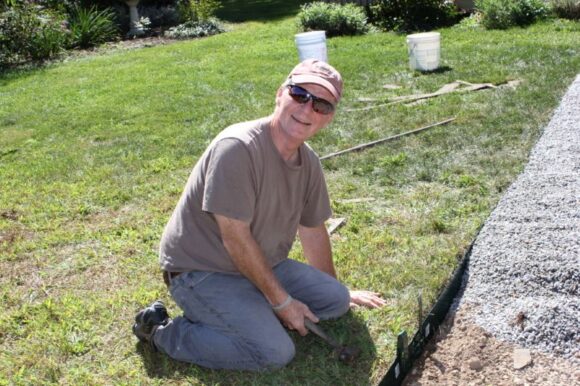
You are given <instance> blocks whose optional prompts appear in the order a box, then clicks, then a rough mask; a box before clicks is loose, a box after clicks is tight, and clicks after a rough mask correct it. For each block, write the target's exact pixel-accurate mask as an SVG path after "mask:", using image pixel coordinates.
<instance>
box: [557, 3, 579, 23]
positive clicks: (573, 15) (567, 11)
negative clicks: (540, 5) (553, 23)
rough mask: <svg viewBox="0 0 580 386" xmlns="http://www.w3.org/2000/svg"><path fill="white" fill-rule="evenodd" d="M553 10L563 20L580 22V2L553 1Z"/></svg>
mask: <svg viewBox="0 0 580 386" xmlns="http://www.w3.org/2000/svg"><path fill="white" fill-rule="evenodd" d="M552 9H553V10H554V13H555V14H556V16H558V17H561V18H562V19H570V20H580V1H579V0H552Z"/></svg>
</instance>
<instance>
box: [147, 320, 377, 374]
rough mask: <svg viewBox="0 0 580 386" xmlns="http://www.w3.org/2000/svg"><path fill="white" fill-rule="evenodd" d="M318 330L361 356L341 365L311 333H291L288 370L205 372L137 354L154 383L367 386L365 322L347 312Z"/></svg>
mask: <svg viewBox="0 0 580 386" xmlns="http://www.w3.org/2000/svg"><path fill="white" fill-rule="evenodd" d="M320 326H321V327H322V328H323V329H324V330H325V332H326V333H327V334H328V335H330V336H332V337H333V338H334V339H335V340H337V341H338V342H339V343H341V344H343V345H348V346H354V347H358V348H360V349H361V354H360V356H359V357H358V358H357V359H356V360H355V361H354V362H353V363H351V364H344V363H342V362H340V361H338V358H337V356H336V354H335V352H334V350H333V348H332V347H330V346H329V345H328V344H327V343H325V342H324V341H323V340H322V339H320V338H319V337H317V336H316V335H314V334H313V333H309V334H308V335H307V336H305V337H301V336H300V335H299V334H298V333H296V332H290V336H291V338H292V340H293V341H294V342H295V344H296V356H295V357H294V360H293V361H292V362H291V363H290V364H289V365H288V366H287V367H285V368H283V369H280V370H275V371H270V372H250V371H231V370H211V369H205V368H202V367H200V366H197V365H192V364H188V363H183V362H178V361H175V360H173V359H171V358H169V357H168V356H166V355H165V354H162V353H159V352H157V353H155V352H152V350H150V349H149V348H148V347H145V346H144V345H142V344H141V343H137V344H136V351H137V352H138V353H139V355H141V357H142V358H143V362H144V366H145V368H146V370H147V374H148V376H149V377H151V378H154V379H165V380H169V379H171V380H181V381H186V382H190V383H191V382H193V381H197V382H200V383H201V384H227V385H246V384H283V385H305V384H320V385H338V384H341V385H347V384H348V385H355V384H356V385H370V384H371V371H372V365H373V362H374V360H375V358H376V348H375V345H374V343H373V341H372V339H371V336H370V334H369V331H368V329H367V327H366V325H365V323H364V320H363V319H362V318H361V317H357V316H356V315H354V314H353V313H352V312H349V313H348V314H347V315H345V316H343V317H342V318H340V319H338V320H333V321H325V322H321V323H320ZM193 383H195V382H193Z"/></svg>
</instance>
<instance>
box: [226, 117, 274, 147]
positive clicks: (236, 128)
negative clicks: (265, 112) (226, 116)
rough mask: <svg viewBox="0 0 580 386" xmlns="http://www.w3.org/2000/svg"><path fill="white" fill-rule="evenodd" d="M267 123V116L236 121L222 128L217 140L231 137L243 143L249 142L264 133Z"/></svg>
mask: <svg viewBox="0 0 580 386" xmlns="http://www.w3.org/2000/svg"><path fill="white" fill-rule="evenodd" d="M266 124H267V121H266V120H265V118H261V119H256V120H253V121H247V122H240V123H236V124H233V125H231V126H228V127H226V128H225V129H224V130H222V132H221V133H219V134H218V135H217V137H216V138H215V140H216V141H220V140H222V139H228V138H229V139H237V140H239V141H240V142H242V143H245V144H249V143H251V142H253V141H255V140H256V138H258V137H260V136H261V135H262V134H263V133H264V127H265V125H266Z"/></svg>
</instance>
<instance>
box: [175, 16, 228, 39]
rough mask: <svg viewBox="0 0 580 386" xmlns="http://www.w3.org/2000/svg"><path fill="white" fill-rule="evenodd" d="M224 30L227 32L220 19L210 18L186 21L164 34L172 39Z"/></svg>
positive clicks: (189, 37)
mask: <svg viewBox="0 0 580 386" xmlns="http://www.w3.org/2000/svg"><path fill="white" fill-rule="evenodd" d="M222 32H225V29H224V28H223V26H222V25H221V23H220V22H219V20H217V19H213V18H210V19H207V20H204V21H186V22H185V23H183V24H180V25H178V26H176V27H172V28H170V29H168V30H167V31H165V34H164V35H165V36H166V37H168V38H172V39H191V38H200V37H204V36H211V35H217V34H220V33H222Z"/></svg>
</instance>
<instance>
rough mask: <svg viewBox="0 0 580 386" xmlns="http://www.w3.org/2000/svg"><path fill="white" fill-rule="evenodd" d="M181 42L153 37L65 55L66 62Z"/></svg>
mask: <svg viewBox="0 0 580 386" xmlns="http://www.w3.org/2000/svg"><path fill="white" fill-rule="evenodd" d="M179 41H181V40H176V39H169V38H165V37H163V36H152V37H145V38H135V39H127V40H120V41H117V42H109V43H105V44H102V45H100V46H98V47H94V48H90V49H86V50H72V51H68V52H67V53H66V54H65V55H66V57H65V60H66V59H68V58H79V57H85V56H92V55H101V54H103V53H107V52H115V51H127V50H135V49H140V48H148V47H155V46H159V45H165V44H173V43H177V42H179Z"/></svg>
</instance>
